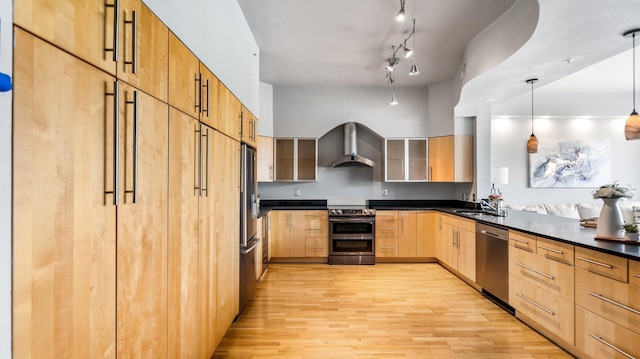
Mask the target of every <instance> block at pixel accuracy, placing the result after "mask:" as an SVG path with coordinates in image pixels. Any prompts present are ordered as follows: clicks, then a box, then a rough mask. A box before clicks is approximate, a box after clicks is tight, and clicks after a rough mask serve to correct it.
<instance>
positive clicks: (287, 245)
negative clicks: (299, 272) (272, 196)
mask: <svg viewBox="0 0 640 359" xmlns="http://www.w3.org/2000/svg"><path fill="white" fill-rule="evenodd" d="M271 223H272V227H271V228H272V233H271V234H270V240H271V241H270V244H271V246H270V255H271V257H272V258H314V257H315V258H318V257H327V256H328V250H329V247H328V245H329V237H328V226H329V221H328V212H327V211H326V210H274V211H271Z"/></svg>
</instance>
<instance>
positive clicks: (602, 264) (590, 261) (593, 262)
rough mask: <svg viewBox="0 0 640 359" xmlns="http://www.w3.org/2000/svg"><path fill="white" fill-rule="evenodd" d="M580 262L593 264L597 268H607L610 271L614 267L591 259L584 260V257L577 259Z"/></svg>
mask: <svg viewBox="0 0 640 359" xmlns="http://www.w3.org/2000/svg"><path fill="white" fill-rule="evenodd" d="M576 258H578V259H579V260H581V261H583V262H587V263H591V264H595V265H597V266H600V267H605V268H609V269H613V266H612V265H611V264H606V263H600V262H596V261H594V260H591V259H589V258H583V257H576Z"/></svg>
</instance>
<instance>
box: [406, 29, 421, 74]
mask: <svg viewBox="0 0 640 359" xmlns="http://www.w3.org/2000/svg"><path fill="white" fill-rule="evenodd" d="M411 34H412V35H413V48H414V49H415V48H416V19H413V30H412V31H411ZM406 41H407V40H405V42H406ZM419 74H420V70H418V66H416V56H415V55H413V65H411V69H410V70H409V75H410V76H416V75H419Z"/></svg>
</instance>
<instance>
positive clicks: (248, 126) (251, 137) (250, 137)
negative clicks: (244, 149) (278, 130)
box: [240, 105, 258, 147]
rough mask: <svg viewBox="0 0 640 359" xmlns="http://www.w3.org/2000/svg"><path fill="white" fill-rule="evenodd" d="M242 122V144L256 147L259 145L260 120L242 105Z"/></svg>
mask: <svg viewBox="0 0 640 359" xmlns="http://www.w3.org/2000/svg"><path fill="white" fill-rule="evenodd" d="M240 116H241V117H242V122H241V127H240V138H241V140H242V142H244V143H246V144H249V145H251V146H253V147H256V146H257V144H258V138H257V131H258V118H257V117H255V116H254V115H253V114H252V113H251V111H249V110H248V109H247V108H246V107H244V105H242V112H241V115H240Z"/></svg>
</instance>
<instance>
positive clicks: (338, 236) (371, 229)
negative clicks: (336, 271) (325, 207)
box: [329, 206, 376, 264]
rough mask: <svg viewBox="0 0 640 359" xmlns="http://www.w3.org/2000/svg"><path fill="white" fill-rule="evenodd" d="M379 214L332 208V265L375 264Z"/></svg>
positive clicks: (373, 211) (356, 209)
mask: <svg viewBox="0 0 640 359" xmlns="http://www.w3.org/2000/svg"><path fill="white" fill-rule="evenodd" d="M375 233H376V210H375V209H371V208H356V207H352V206H350V207H343V208H340V207H335V208H329V264H375V262H376V255H375V253H376V251H375V250H376V248H375V242H376V241H375Z"/></svg>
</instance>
